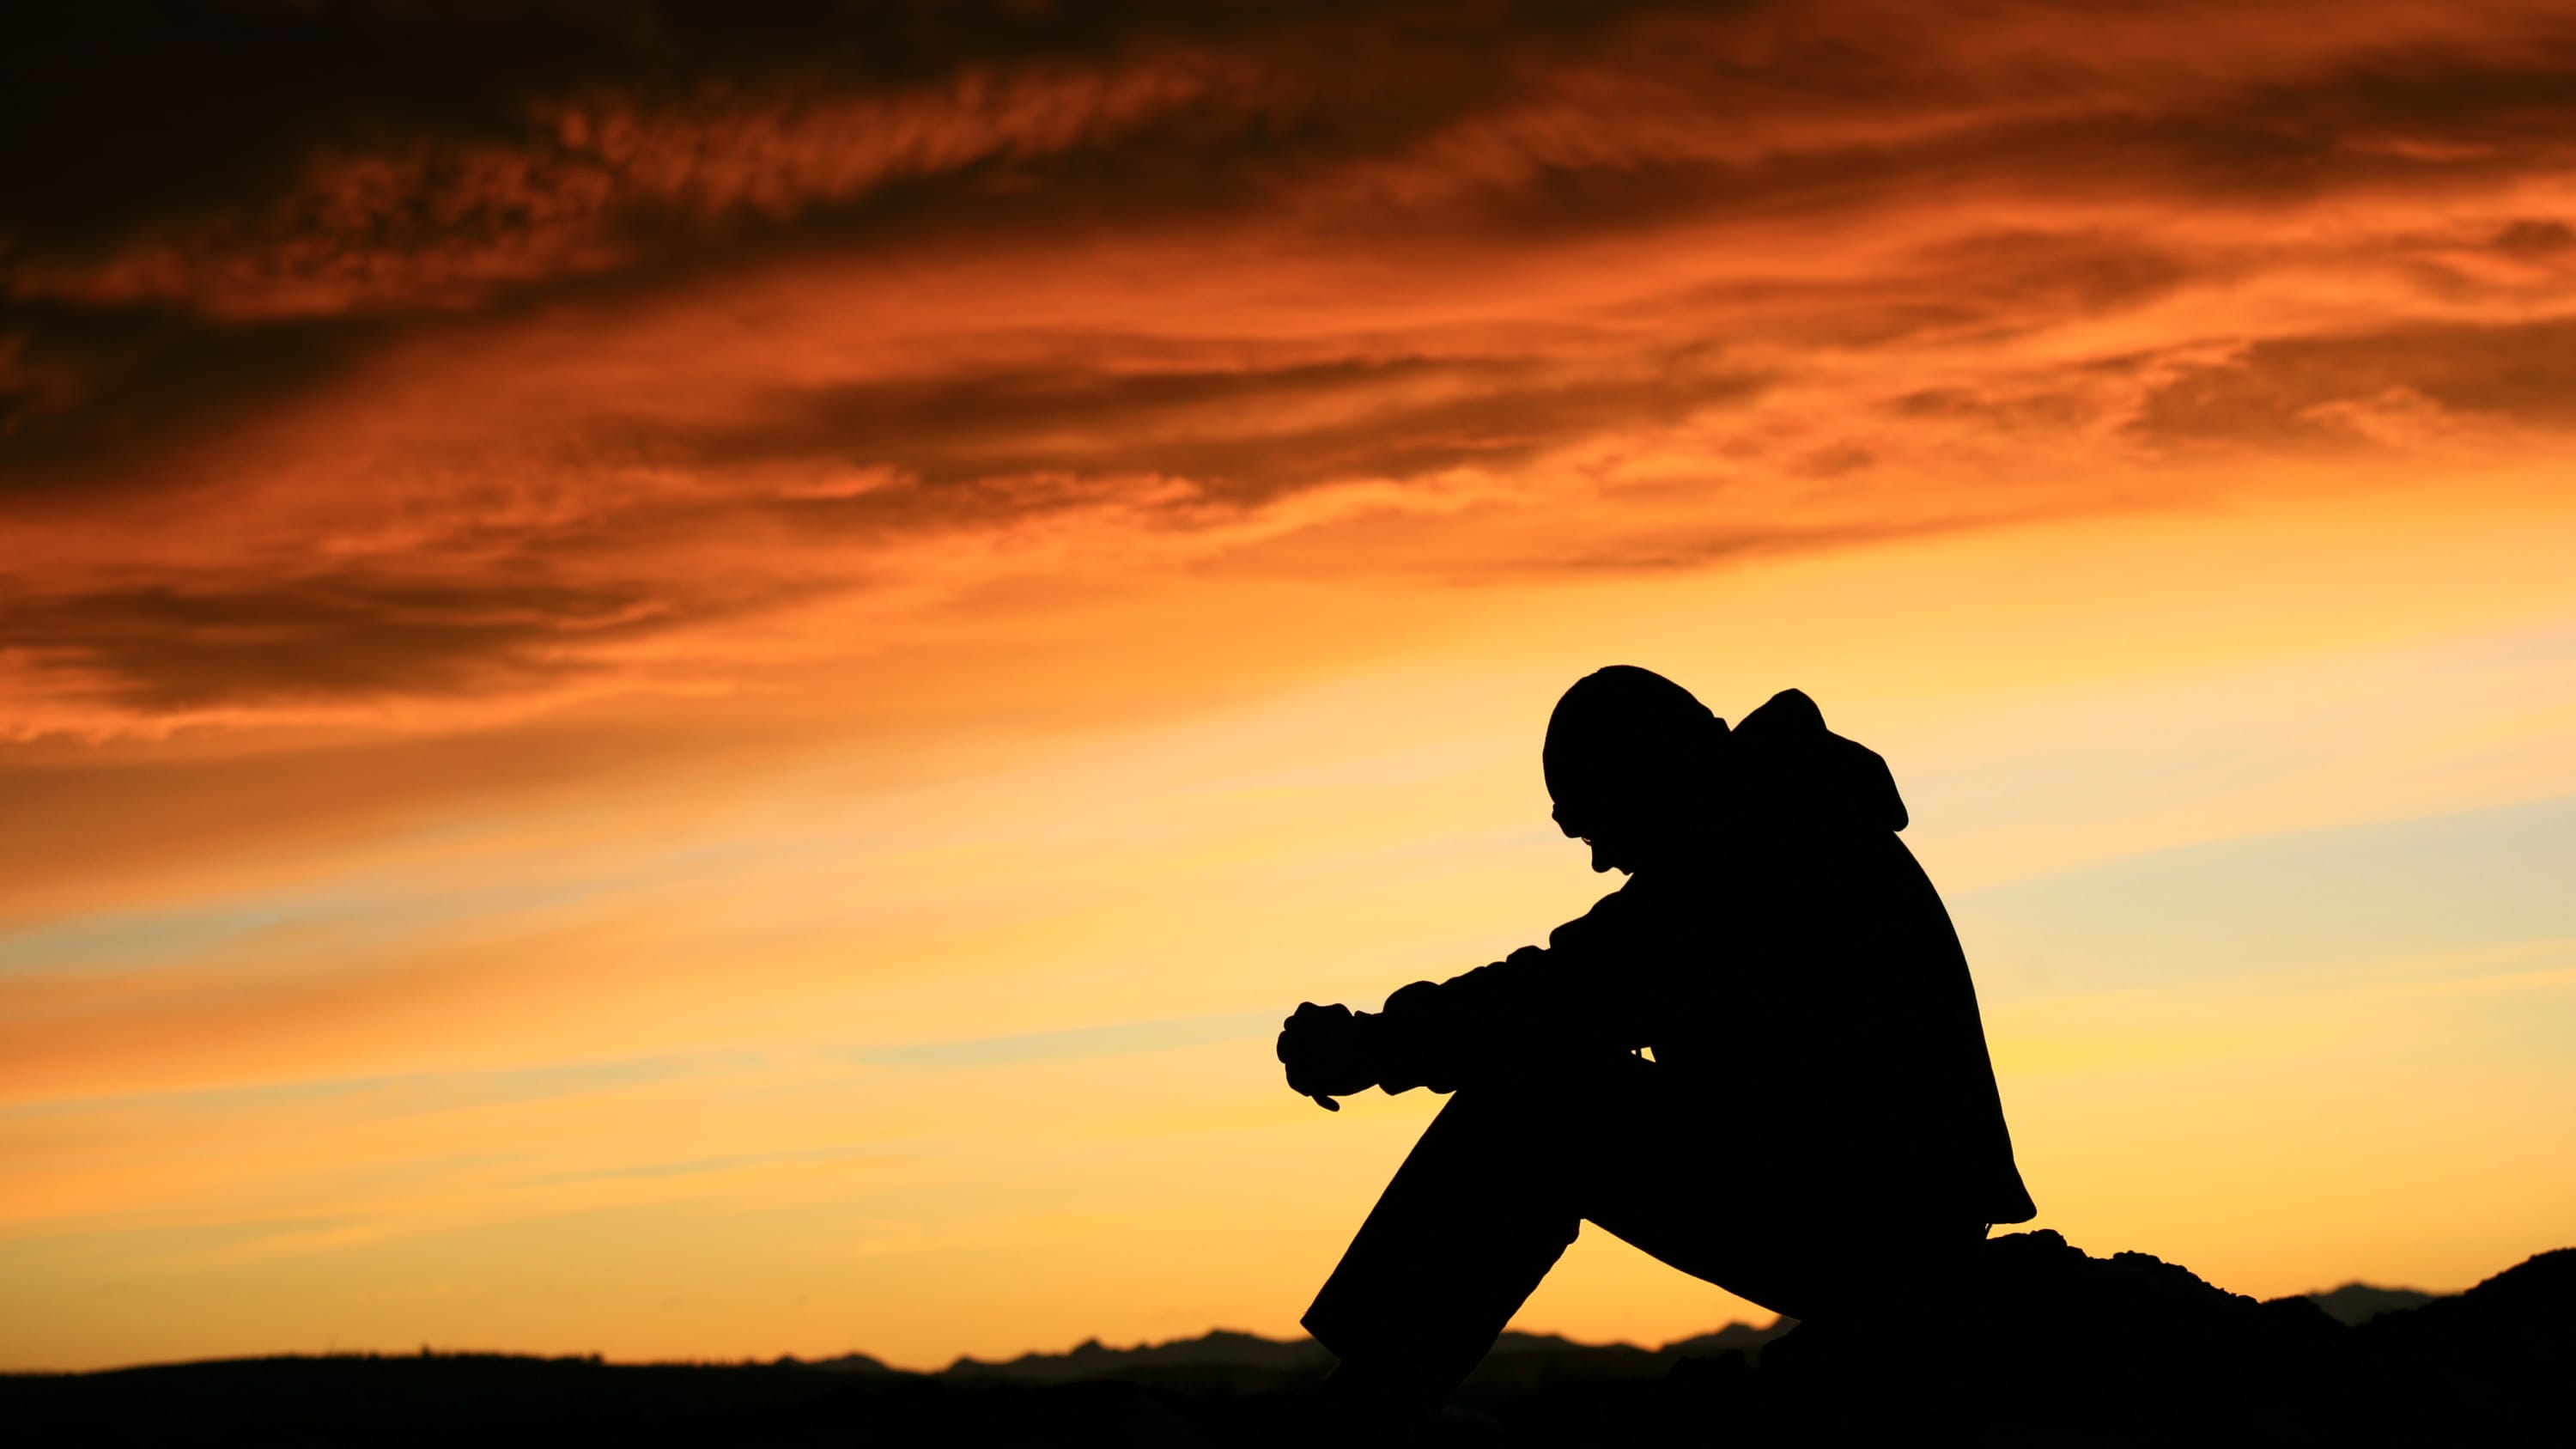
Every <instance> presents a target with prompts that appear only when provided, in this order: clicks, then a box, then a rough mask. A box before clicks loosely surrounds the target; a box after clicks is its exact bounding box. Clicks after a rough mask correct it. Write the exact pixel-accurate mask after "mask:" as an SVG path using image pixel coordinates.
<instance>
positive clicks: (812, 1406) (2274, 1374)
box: [0, 1231, 2576, 1449]
mask: <svg viewBox="0 0 2576 1449" xmlns="http://www.w3.org/2000/svg"><path fill="white" fill-rule="evenodd" d="M1903 1287H1904V1291H1903V1292H1902V1293H1901V1294H1898V1295H1895V1299H1894V1301H1900V1302H1904V1303H1915V1302H1920V1301H1924V1300H1926V1299H1930V1300H1933V1301H1940V1302H1946V1303H1954V1304H1958V1305H1961V1306H1960V1309H1959V1311H1958V1313H1957V1316H1956V1317H1954V1318H1953V1319H1951V1320H1949V1321H1946V1322H1943V1323H1940V1324H1936V1325H1928V1326H1927V1325H1924V1324H1923V1323H1921V1322H1920V1321H1919V1320H1917V1319H1914V1318H1912V1317H1911V1316H1909V1317H1908V1318H1907V1319H1906V1320H1904V1321H1902V1322H1895V1323H1891V1324H1889V1325H1887V1326H1885V1327H1884V1328H1881V1329H1876V1330H1873V1329H1872V1328H1871V1327H1870V1326H1869V1325H1866V1324H1854V1323H1839V1324H1828V1323H1811V1324H1804V1325H1790V1324H1775V1325H1772V1326H1771V1327H1769V1328H1756V1327H1753V1326H1751V1325H1747V1324H1740V1323H1739V1324H1731V1325H1729V1326H1728V1327H1726V1328H1725V1329H1722V1330H1720V1331H1718V1332H1716V1333H1712V1334H1704V1335H1701V1336H1699V1337H1696V1338H1690V1339H1684V1340H1681V1341H1680V1342H1677V1343H1671V1344H1666V1345H1664V1346H1663V1347H1661V1348H1658V1349H1645V1348H1640V1347H1637V1346H1635V1345H1631V1344H1606V1345H1602V1344H1580V1343H1573V1342H1569V1341H1567V1340H1564V1339H1559V1338H1553V1337H1546V1336H1534V1335H1526V1334H1506V1335H1504V1337H1503V1339H1502V1341H1500V1342H1499V1343H1497V1344H1496V1345H1495V1351H1494V1352H1493V1353H1492V1354H1491V1355H1489V1356H1488V1357H1487V1359H1486V1361H1485V1363H1484V1365H1483V1367H1481V1368H1480V1369H1479V1370H1478V1371H1477V1373H1476V1375H1475V1377H1474V1378H1472V1379H1471V1380H1469V1382H1468V1384H1467V1386H1466V1387H1465V1388H1464V1389H1463V1390H1462V1391H1461V1393H1460V1395H1459V1404H1460V1412H1461V1413H1463V1414H1465V1415H1468V1416H1471V1417H1472V1416H1482V1417H1484V1418H1485V1419H1487V1420H1490V1422H1491V1424H1492V1425H1493V1426H1494V1427H1493V1428H1492V1429H1491V1431H1490V1432H1489V1433H1488V1435H1487V1436H1486V1437H1487V1438H1488V1439H1489V1440H1490V1441H1491V1442H1496V1443H1503V1444H1522V1445H1554V1444H1594V1443H1637V1444H1651V1443H1664V1442H1675V1441H1686V1442H1714V1441H1719V1440H1723V1439H1727V1438H1734V1437H1743V1436H1753V1437H1756V1438H1790V1437H1795V1438H1804V1439H1820V1440H1825V1441H1828V1442H1840V1441H1844V1440H1857V1441H1861V1442H1870V1441H1879V1442H1892V1441H1898V1440H1902V1441H1907V1442H1913V1441H1922V1440H1931V1441H1933V1442H1966V1443H1983V1444H1994V1445H2041V1444H2047V1445H2058V1444H2088V1445H2101V1444H2109V1445H2148V1444H2159V1445H2160V1444H2165V1443H2176V1442H2188V1443H2193V1444H2212V1443H2221V1444H2308V1445H2332V1446H2336V1449H2342V1446H2348V1445H2369V1444H2407V1445H2431V1444H2453V1443H2475V1444H2550V1445H2558V1444H2563V1443H2565V1442H2567V1431H2566V1424H2567V1422H2568V1415H2567V1413H2566V1411H2565V1409H2564V1408H2563V1407H2562V1401H2563V1400H2564V1399H2565V1398H2566V1397H2567V1386H2568V1384H2569V1383H2570V1382H2576V1312H2571V1310H2576V1251H2569V1250H2562V1251H2559V1252H2553V1253H2545V1254H2542V1255H2540V1256H2539V1257H2536V1258H2533V1259H2531V1260H2530V1261H2528V1262H2526V1263H2523V1264H2521V1265H2520V1266H2518V1267H2516V1268H2513V1269H2511V1270H2510V1271H2507V1272H2505V1273H2501V1274H2498V1275H2497V1276H2495V1277H2493V1278H2490V1279H2488V1280H2487V1281H2486V1282H2484V1283H2481V1284H2479V1285H2478V1286H2477V1287H2475V1288H2473V1289H2471V1290H2469V1291H2468V1292H2466V1293H2463V1294H2459V1295H2457V1296H2455V1297H2448V1298H2434V1299H2431V1300H2429V1301H2426V1302H2423V1303H2420V1304H2417V1305H2416V1306H2413V1307H2406V1308H2398V1309H2396V1310H2395V1311H2383V1312H2379V1313H2377V1314H2376V1315H2375V1316H2373V1317H2371V1318H2369V1319H2367V1320H2366V1321H2364V1322H2363V1323H2361V1324H2360V1325H2359V1326H2358V1327H2348V1326H2346V1325H2345V1324H2344V1323H2342V1322H2341V1321H2339V1320H2338V1319H2337V1318H2336V1317H2335V1316H2334V1315H2333V1314H2332V1313H2330V1312H2329V1311H2328V1309H2327V1308H2326V1306H2325V1305H2324V1304H2323V1303H2321V1302H2320V1301H2319V1300H2320V1299H2329V1298H2332V1297H2333V1296H2334V1295H2316V1296H2314V1297H2296V1298H2282V1299H2275V1300H2273V1301H2271V1302H2268V1303H2258V1302H2256V1301H2255V1300H2253V1299H2251V1298H2247V1297H2245V1296H2243V1295H2241V1294H2235V1293H2229V1292H2227V1291H2225V1290H2223V1289H2220V1288H2218V1287H2215V1286H2213V1285H2211V1284H2209V1283H2207V1282H2204V1281H2202V1280H2201V1279H2200V1278H2198V1277H2197V1276H2195V1275H2193V1274H2192V1273H2191V1272H2190V1271H2188V1270H2187V1269H2184V1268H2182V1267H2179V1266H2177V1265H2175V1264H2171V1263H2166V1262H2163V1261H2161V1260H2159V1259H2156V1258H2153V1257H2150V1256H2148V1255H2146V1254H2143V1253H2119V1254H2114V1255H2113V1256H2111V1257H2109V1258H2094V1257H2090V1256H2088V1255H2086V1254H2085V1253H2083V1252H2081V1251H2079V1250H2078V1249H2076V1248H2074V1247H2072V1246H2070V1245H2069V1244H2068V1243H2067V1242H2066V1241H2065V1239H2063V1238H2061V1237H2059V1236H2058V1235H2057V1234H2055V1233H2053V1232H2045V1231H2042V1232H2032V1233H2016V1234H2012V1235H2010V1236H2007V1237H2003V1238H1998V1239H1995V1240H1993V1241H1992V1242H1990V1243H1988V1244H1986V1245H1985V1248H1984V1250H1983V1252H1982V1261H1981V1262H1980V1263H1979V1264H1978V1265H1977V1268H1976V1270H1975V1272H1974V1273H1973V1274H1972V1275H1971V1276H1970V1277H1969V1278H1968V1279H1965V1280H1962V1281H1958V1282H1951V1283H1939V1284H1908V1285H1903ZM2371 1291H2374V1292H2384V1291H2388V1290H2371ZM1325 1362H1326V1361H1325V1358H1324V1356H1323V1355H1322V1354H1321V1353H1320V1352H1319V1351H1318V1350H1317V1349H1316V1348H1315V1346H1314V1345H1313V1344H1311V1343H1307V1342H1304V1341H1284V1342H1283V1341H1280V1340H1275V1339H1264V1338H1260V1337H1258V1336H1256V1335H1252V1334H1247V1333H1234V1332H1223V1331H1220V1332H1217V1333H1211V1334H1207V1335H1205V1336H1202V1337H1199V1338H1194V1339H1183V1340H1179V1341H1176V1342H1172V1343H1164V1344H1152V1345H1139V1346H1137V1347H1135V1348H1128V1349H1114V1348H1109V1347H1106V1346H1104V1345H1101V1344H1099V1343H1096V1342H1095V1343H1087V1344H1084V1345H1082V1346H1081V1347H1079V1348H1076V1349H1074V1350H1073V1351H1071V1352H1069V1353H1063V1354H1030V1355H1024V1356H1023V1357H1021V1358H1018V1359H1014V1360H1011V1361H1010V1362H1008V1363H998V1364H993V1363H978V1362H975V1361H973V1360H960V1361H959V1362H958V1363H957V1364H955V1365H952V1366H951V1367H950V1368H948V1369H946V1370H943V1371H941V1372H939V1373H935V1374H916V1373H908V1372H903V1371H900V1370H895V1369H890V1368H887V1367H886V1366H885V1365H883V1364H881V1363H879V1362H878V1361H876V1360H875V1359H873V1358H870V1357H868V1356H867V1355H864V1354H850V1355H845V1356H843V1357H840V1358H836V1359H828V1360H821V1361H816V1362H810V1363H807V1362H798V1361H796V1360H793V1359H786V1360H781V1361H779V1362H776V1363H771V1364H746V1365H739V1366H721V1365H710V1366H678V1365H620V1364H603V1363H600V1362H598V1361H597V1360H596V1359H534V1358H514V1357H507V1356H502V1355H488V1354H459V1355H448V1354H440V1355H424V1356H418V1357H412V1356H404V1357H375V1356H359V1355H348V1356H340V1357H332V1358H278V1359H255V1360H240V1361H234V1362H224V1363H200V1364H172V1365H163V1366H158V1367H151V1368H136V1369H123V1370H117V1371H113V1372H107V1373H88V1374H21V1375H6V1376H0V1435H5V1437H6V1439H7V1440H8V1442H10V1443H12V1444H28V1445H50V1444H80V1445H102V1446H140V1445H162V1444H187V1445H207V1446H217V1449H225V1446H242V1449H249V1446H271V1445H292V1446H303V1449H341V1446H352V1449H354V1446H365V1445H380V1444H381V1445H404V1446H409V1445H418V1446H428V1445H452V1444H464V1443H470V1444H475V1445H478V1446H480V1445H528V1446H536V1445H545V1446H549V1449H552V1446H560V1445H567V1444H590V1443H600V1444H616V1445H618V1446H621V1449H625V1446H648V1449H649V1446H681V1445H689V1446H701V1445H723V1446H733V1445H745V1446H791V1445H817V1446H819V1445H852V1444H859V1445H868V1446H876V1449H897V1446H915V1445H921V1446H928V1445H939V1446H948V1445H984V1444H1010V1445H1025V1446H1046V1445H1062V1446H1076V1445H1084V1446H1088V1445H1173V1446H1186V1445H1211V1446H1233V1445H1241V1446H1271V1445H1280V1446H1284V1445H1289V1444H1300V1443H1309V1442H1314V1440H1313V1435H1312V1429H1313V1426H1312V1424H1311V1423H1309V1422H1308V1420H1307V1417H1306V1416H1307V1414H1308V1403H1309V1398H1308V1395H1309V1392H1310V1390H1311V1388H1312V1386H1313V1384H1314V1383H1315V1382H1316V1380H1318V1379H1319V1378H1320V1377H1321V1375H1322V1373H1323V1370H1324V1367H1325Z"/></svg>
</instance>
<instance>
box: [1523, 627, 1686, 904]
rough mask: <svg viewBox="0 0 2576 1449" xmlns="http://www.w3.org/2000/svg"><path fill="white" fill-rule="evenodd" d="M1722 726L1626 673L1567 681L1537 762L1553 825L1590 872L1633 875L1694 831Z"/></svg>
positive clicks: (1646, 674) (1651, 675) (1621, 667)
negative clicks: (1586, 856) (1576, 846)
mask: <svg viewBox="0 0 2576 1449" xmlns="http://www.w3.org/2000/svg"><path fill="white" fill-rule="evenodd" d="M1725 739H1726V721H1724V720H1722V719H1719V718H1718V717H1717V716H1716V715H1714V714H1712V713H1710V712H1709V708H1708V706H1706V705H1704V704H1701V703H1700V702H1699V701H1698V700H1696V699H1694V698H1692V697H1691V692H1690V691H1689V690H1687V689H1684V688H1682V687H1681V686H1680V685H1678V684H1675V683H1673V682H1672V681H1671V680H1669V679H1666V678H1664V677H1663V676H1662V675H1660V674H1657V673H1655V672H1654V671H1653V670H1650V669H1639V668H1637V667H1636V666H1634V665H1629V664H1614V665H1611V666H1610V667H1609V668H1607V669H1601V670H1595V671H1594V672H1592V673H1590V674H1587V675H1585V676H1583V677H1582V678H1581V679H1578V680H1576V681H1575V682H1574V687H1573V688H1572V689H1569V690H1567V691H1566V692H1565V697H1564V698H1562V699H1559V700H1558V701H1557V702H1556V712H1555V713H1554V714H1553V715H1550V716H1549V717H1548V721H1547V745H1546V748H1545V749H1544V750H1543V751H1542V752H1541V754H1540V761H1541V763H1542V765H1543V766H1544V768H1545V769H1546V772H1547V793H1548V794H1549V796H1550V797H1552V798H1553V799H1554V800H1555V801H1556V823H1557V825H1558V827H1559V828H1561V829H1563V830H1564V831H1565V833H1566V834H1567V835H1570V836H1576V837H1579V838H1581V839H1582V840H1583V842H1584V843H1585V844H1587V845H1589V846H1591V847H1592V868H1593V869H1594V870H1599V871H1609V870H1621V871H1634V870H1636V869H1637V868H1638V867H1639V866H1640V865H1643V864H1646V863H1648V862H1650V861H1652V860H1654V859H1656V858H1658V857H1660V856H1662V855H1665V854H1667V853H1669V852H1670V851H1671V850H1672V849H1673V848H1674V847H1675V846H1677V845H1679V844H1681V843H1683V842H1685V841H1686V840H1688V839H1689V838H1690V837H1691V836H1692V834H1694V833H1695V830H1696V828H1697V827H1699V826H1700V825H1701V824H1702V823H1703V822H1701V821H1699V820H1698V819H1697V818H1696V817H1697V816H1698V815H1699V814H1700V813H1701V812H1702V811H1704V810H1705V808H1706V806H1707V803H1708V799H1709V790H1710V786H1711V783H1712V781H1713V778H1714V771H1715V768H1716V764H1717V758H1718V752H1719V750H1720V749H1721V748H1723V745H1724V741H1725Z"/></svg>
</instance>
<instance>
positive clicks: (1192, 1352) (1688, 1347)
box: [806, 1318, 1798, 1384]
mask: <svg viewBox="0 0 2576 1449" xmlns="http://www.w3.org/2000/svg"><path fill="white" fill-rule="evenodd" d="M1797 1326H1798V1321H1797V1320H1796V1319H1794V1318H1780V1319H1774V1320H1773V1321H1772V1322H1771V1323H1769V1324H1767V1325H1761V1326H1756V1325H1754V1324H1750V1323H1741V1322H1738V1323H1729V1324H1727V1325H1726V1326H1725V1327H1724V1328H1720V1329H1718V1330H1716V1331H1715V1332H1713V1333H1702V1334H1697V1335H1694V1336H1693V1337H1690V1338H1684V1339H1676V1340H1674V1341H1673V1342H1671V1343H1668V1344H1665V1345H1663V1346H1662V1347H1660V1348H1651V1349H1649V1348H1640V1347H1638V1346H1637V1345H1635V1344H1633V1343H1605V1344H1593V1343H1577V1342H1575V1341H1574V1340H1572V1339H1569V1338H1561V1337H1559V1336H1557V1335H1555V1334H1552V1333H1548V1334H1540V1333H1517V1332H1506V1333H1505V1334H1503V1336H1502V1337H1501V1338H1499V1339H1497V1340H1496V1341H1495V1343H1494V1348H1493V1353H1494V1355H1495V1356H1497V1357H1512V1356H1520V1355H1528V1354H1551V1355H1571V1356H1578V1357H1587V1358H1597V1359H1626V1360H1632V1361H1633V1362H1634V1363H1635V1364H1636V1365H1637V1366H1639V1367H1666V1366H1669V1365H1670V1364H1671V1363H1672V1362H1674V1361H1677V1360H1680V1359H1683V1358H1690V1357H1696V1356H1713V1355H1716V1354H1721V1353H1724V1352H1726V1351H1727V1350H1729V1349H1740V1350H1743V1351H1745V1352H1747V1353H1751V1352H1754V1351H1756V1350H1758V1349H1760V1348H1761V1347H1762V1345H1764V1344H1765V1343H1768V1342H1770V1341H1771V1340H1772V1339H1774V1338H1777V1337H1779V1336H1780V1335H1782V1334H1784V1333H1787V1332H1788V1331H1789V1330H1790V1329H1792V1328H1795V1327H1797ZM848 1360H860V1361H863V1366H864V1367H866V1368H872V1369H873V1370H874V1371H877V1372H893V1370H888V1369H886V1367H885V1365H883V1364H881V1363H878V1362H877V1361H876V1360H875V1359H873V1358H869V1357H868V1356H867V1355H865V1354H852V1355H849V1356H848V1358H847V1359H835V1360H827V1361H824V1362H821V1363H813V1364H808V1365H806V1367H809V1368H831V1367H838V1366H840V1365H842V1364H843V1363H845V1362H847V1361H848ZM1332 1362H1333V1355H1332V1354H1331V1353H1330V1352H1329V1351H1327V1350H1326V1349H1325V1348H1324V1346H1323V1345H1322V1344H1319V1343H1317V1342H1315V1341H1314V1340H1313V1339H1311V1338H1287V1339H1281V1338H1264V1337H1262V1336H1261V1335H1259V1334H1257V1333H1244V1332H1241V1331H1238V1330H1235V1329H1228V1328H1220V1329H1215V1330H1213V1331H1211V1332H1208V1333H1204V1334H1201V1335H1200V1336H1198V1337H1197V1338H1176V1339H1173V1340H1171V1341H1169V1342H1166V1343H1140V1344H1138V1345H1136V1346H1135V1347H1133V1348H1111V1347H1109V1346H1107V1345H1106V1344H1103V1343H1102V1342H1101V1341H1100V1340H1098V1339H1096V1338H1094V1339H1088V1340H1085V1341H1084V1342H1082V1343H1081V1344H1078V1345H1076V1346H1075V1347H1073V1348H1072V1349H1069V1350H1067V1351H1066V1352H1063V1353H1024V1354H1021V1355H1020V1356H1019V1357H1018V1358H1013V1359H1001V1360H988V1359H977V1358H960V1359H959V1360H957V1361H956V1362H955V1363H952V1364H950V1365H949V1366H948V1367H946V1368H944V1369H941V1370H939V1372H938V1377H941V1378H952V1379H961V1380H985V1381H1005V1382H1013V1383H1025V1384H1061V1383H1073V1382H1077V1381H1080V1380H1083V1379H1103V1378H1118V1377H1121V1376H1124V1375H1128V1374H1134V1373H1139V1372H1156V1371H1164V1370H1186V1369H1250V1370H1257V1371H1260V1372H1265V1373H1279V1372H1292V1371H1295V1370H1299V1369H1322V1368H1327V1367H1330V1366H1331V1364H1332Z"/></svg>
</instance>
